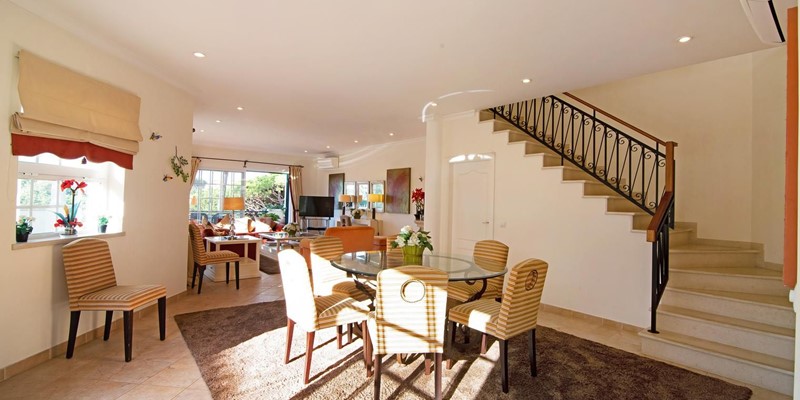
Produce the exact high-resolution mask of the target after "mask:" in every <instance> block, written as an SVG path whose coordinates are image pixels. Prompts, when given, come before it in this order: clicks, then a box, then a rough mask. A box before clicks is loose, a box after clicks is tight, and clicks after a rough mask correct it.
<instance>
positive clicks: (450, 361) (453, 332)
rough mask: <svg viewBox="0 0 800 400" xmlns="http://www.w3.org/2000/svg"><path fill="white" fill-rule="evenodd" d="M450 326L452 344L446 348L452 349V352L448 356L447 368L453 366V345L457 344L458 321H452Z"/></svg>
mask: <svg viewBox="0 0 800 400" xmlns="http://www.w3.org/2000/svg"><path fill="white" fill-rule="evenodd" d="M449 325H450V326H449V328H450V345H449V346H446V347H445V348H449V349H450V354H449V355H448V356H447V369H452V368H453V354H455V349H453V345H455V344H456V323H455V322H453V321H450V323H449Z"/></svg>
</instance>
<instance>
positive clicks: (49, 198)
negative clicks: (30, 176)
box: [33, 180, 58, 206]
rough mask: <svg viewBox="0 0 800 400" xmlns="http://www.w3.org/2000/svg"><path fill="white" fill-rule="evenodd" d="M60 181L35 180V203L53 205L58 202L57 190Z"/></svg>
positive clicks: (36, 204)
mask: <svg viewBox="0 0 800 400" xmlns="http://www.w3.org/2000/svg"><path fill="white" fill-rule="evenodd" d="M57 190H58V183H57V182H56V181H40V180H37V181H34V183H33V205H35V206H52V205H55V204H56V195H55V193H56V191H57Z"/></svg>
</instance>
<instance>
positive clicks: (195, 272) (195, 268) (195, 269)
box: [192, 263, 203, 289]
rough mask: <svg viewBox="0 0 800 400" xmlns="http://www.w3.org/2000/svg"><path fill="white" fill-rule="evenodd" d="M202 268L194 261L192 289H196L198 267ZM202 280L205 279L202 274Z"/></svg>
mask: <svg viewBox="0 0 800 400" xmlns="http://www.w3.org/2000/svg"><path fill="white" fill-rule="evenodd" d="M198 268H200V266H199V265H197V263H194V268H193V269H192V289H194V280H195V278H197V269H198ZM200 280H203V277H202V276H200Z"/></svg>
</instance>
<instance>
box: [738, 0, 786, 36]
mask: <svg viewBox="0 0 800 400" xmlns="http://www.w3.org/2000/svg"><path fill="white" fill-rule="evenodd" d="M739 1H740V2H741V3H742V8H743V9H744V13H745V15H747V19H748V20H750V25H752V26H753V30H755V31H756V35H758V37H759V39H761V41H762V42H764V43H771V44H775V43H783V42H785V41H786V39H785V38H784V37H783V31H782V30H781V23H780V21H779V20H778V13H777V12H776V10H775V5H774V4H772V0H739Z"/></svg>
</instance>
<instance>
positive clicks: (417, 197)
mask: <svg viewBox="0 0 800 400" xmlns="http://www.w3.org/2000/svg"><path fill="white" fill-rule="evenodd" d="M411 202H413V203H414V206H415V207H416V208H417V212H416V213H414V218H415V219H416V220H417V221H419V220H421V219H422V218H424V217H423V215H424V214H425V191H423V190H422V188H416V189H414V191H413V192H411Z"/></svg>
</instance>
